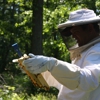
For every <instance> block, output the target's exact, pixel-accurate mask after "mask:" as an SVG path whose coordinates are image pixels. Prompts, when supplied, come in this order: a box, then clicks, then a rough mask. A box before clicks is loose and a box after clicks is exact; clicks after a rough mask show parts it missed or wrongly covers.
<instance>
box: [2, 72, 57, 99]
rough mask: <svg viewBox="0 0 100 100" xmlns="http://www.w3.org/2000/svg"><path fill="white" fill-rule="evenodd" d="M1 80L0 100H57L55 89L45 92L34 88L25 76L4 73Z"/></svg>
mask: <svg viewBox="0 0 100 100" xmlns="http://www.w3.org/2000/svg"><path fill="white" fill-rule="evenodd" d="M3 80H4V81H3V82H2V84H1V85H0V100H57V94H58V90H57V89H55V88H50V90H49V91H45V90H42V89H39V88H36V87H34V86H33V84H32V82H31V81H30V80H29V78H28V77H27V76H26V75H23V74H17V75H12V74H11V73H4V74H3ZM0 82H1V80H0Z"/></svg>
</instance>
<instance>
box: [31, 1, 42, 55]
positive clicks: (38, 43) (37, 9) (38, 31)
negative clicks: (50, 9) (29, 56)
mask: <svg viewBox="0 0 100 100" xmlns="http://www.w3.org/2000/svg"><path fill="white" fill-rule="evenodd" d="M32 9H33V16H32V37H31V38H32V41H31V42H32V44H31V45H32V53H34V54H35V55H39V54H43V46H42V30H43V0H33V7H32Z"/></svg>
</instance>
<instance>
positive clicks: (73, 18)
mask: <svg viewBox="0 0 100 100" xmlns="http://www.w3.org/2000/svg"><path fill="white" fill-rule="evenodd" d="M94 22H98V23H99V22H100V16H96V14H95V13H94V11H93V10H90V9H80V10H76V11H74V12H71V13H70V15H69V20H68V21H66V22H65V23H61V24H59V25H58V28H59V29H65V28H66V27H71V26H77V25H83V24H88V23H94Z"/></svg>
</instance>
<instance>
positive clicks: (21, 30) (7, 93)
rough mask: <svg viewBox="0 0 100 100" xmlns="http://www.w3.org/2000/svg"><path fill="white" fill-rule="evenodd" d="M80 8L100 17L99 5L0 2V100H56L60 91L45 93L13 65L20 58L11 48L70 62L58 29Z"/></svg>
mask: <svg viewBox="0 0 100 100" xmlns="http://www.w3.org/2000/svg"><path fill="white" fill-rule="evenodd" d="M80 8H89V9H93V10H94V11H95V13H96V14H97V15H99V14H100V1H99V0H92V1H91V0H0V100H56V96H57V94H58V90H57V89H55V88H53V87H52V88H51V89H50V90H49V91H48V92H47V91H46V92H45V90H42V89H39V88H36V87H34V86H33V84H32V83H31V81H30V80H29V78H28V77H27V75H25V74H23V73H22V71H21V70H20V68H19V66H18V64H15V63H12V60H13V59H15V58H18V55H17V54H16V53H15V51H14V50H13V48H12V44H14V43H18V44H19V47H20V49H21V51H22V52H23V54H24V53H26V54H28V53H30V52H31V53H33V54H35V55H45V56H52V57H55V58H57V59H60V60H64V61H68V62H69V61H70V58H69V52H68V50H67V49H66V46H65V45H64V43H63V41H62V38H61V36H60V34H59V31H58V29H57V25H58V24H60V23H62V22H65V21H67V19H68V17H69V16H68V15H69V13H70V12H71V11H73V10H76V9H80ZM41 93H42V95H41ZM51 95H52V99H51ZM44 96H45V97H44ZM49 98H50V99H49Z"/></svg>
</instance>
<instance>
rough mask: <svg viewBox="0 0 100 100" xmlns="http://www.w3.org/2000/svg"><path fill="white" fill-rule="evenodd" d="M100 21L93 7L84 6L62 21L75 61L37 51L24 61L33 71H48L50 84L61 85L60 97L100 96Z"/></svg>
mask: <svg viewBox="0 0 100 100" xmlns="http://www.w3.org/2000/svg"><path fill="white" fill-rule="evenodd" d="M99 22H100V16H96V14H95V13H94V11H93V10H90V9H80V10H76V11H73V12H71V13H70V15H69V20H68V21H66V22H65V23H61V24H59V25H58V29H59V30H60V34H61V36H62V38H63V40H64V43H65V44H66V47H67V48H68V50H69V52H70V58H71V60H72V62H71V63H68V62H65V61H61V60H58V59H56V58H53V57H46V56H42V55H34V54H29V56H30V57H31V58H29V59H27V60H24V61H23V65H25V66H26V68H27V70H29V71H30V72H31V73H34V74H37V73H42V72H44V73H43V76H44V78H45V79H46V81H47V82H48V84H49V85H50V86H54V87H56V88H57V89H59V93H58V100H100V36H99ZM68 40H70V41H71V42H72V44H73V45H74V46H72V44H71V43H69V42H68ZM71 46H72V47H71ZM70 47H71V48H70Z"/></svg>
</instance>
